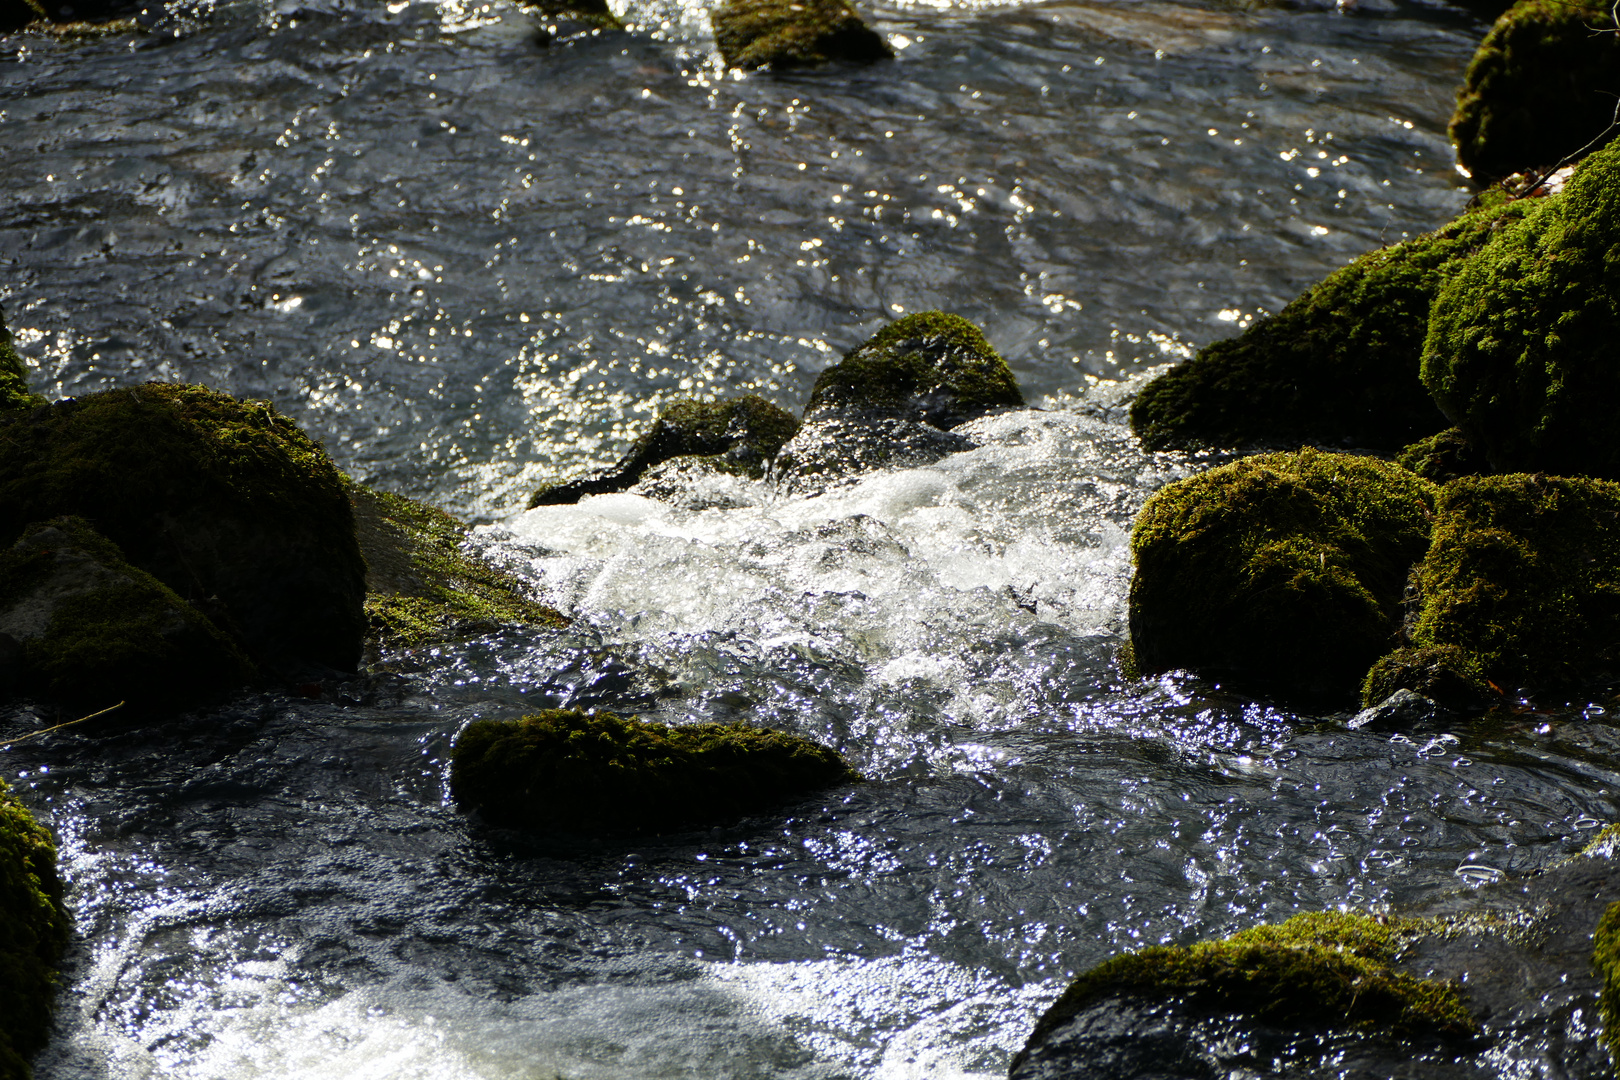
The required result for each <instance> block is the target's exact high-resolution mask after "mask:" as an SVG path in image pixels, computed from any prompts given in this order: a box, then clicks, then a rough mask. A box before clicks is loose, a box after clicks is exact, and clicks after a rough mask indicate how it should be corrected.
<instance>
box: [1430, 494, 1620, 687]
mask: <svg viewBox="0 0 1620 1080" xmlns="http://www.w3.org/2000/svg"><path fill="white" fill-rule="evenodd" d="M1413 581H1414V582H1415V584H1416V586H1417V590H1418V607H1417V614H1416V617H1415V618H1413V619H1411V620H1410V621H1409V625H1408V637H1409V638H1410V640H1411V643H1412V644H1413V645H1415V646H1419V647H1449V648H1451V649H1454V650H1461V652H1462V653H1463V654H1465V655H1466V663H1467V665H1468V668H1467V670H1469V671H1471V672H1477V673H1479V674H1480V675H1482V676H1483V677H1484V678H1486V679H1489V680H1490V681H1491V682H1493V683H1495V684H1496V685H1497V686H1499V687H1501V688H1502V689H1503V690H1507V691H1512V690H1515V689H1521V688H1528V689H1533V690H1534V689H1547V690H1551V689H1563V688H1570V687H1574V686H1578V685H1580V684H1582V683H1584V682H1587V681H1589V680H1592V679H1595V678H1600V677H1604V676H1607V675H1609V674H1611V673H1612V672H1614V671H1615V670H1617V669H1620V484H1616V483H1612V482H1608V481H1601V480H1585V479H1576V478H1563V477H1549V476H1526V475H1517V474H1516V475H1507V476H1489V477H1464V478H1462V479H1460V480H1454V481H1452V482H1451V483H1449V484H1447V485H1446V486H1445V487H1444V488H1442V489H1441V493H1440V497H1439V499H1438V501H1437V502H1436V505H1435V523H1434V532H1433V542H1432V544H1431V546H1430V548H1429V551H1428V553H1427V554H1426V555H1425V556H1424V558H1423V561H1422V562H1421V563H1419V564H1418V566H1417V568H1416V570H1415V571H1414V572H1413Z"/></svg>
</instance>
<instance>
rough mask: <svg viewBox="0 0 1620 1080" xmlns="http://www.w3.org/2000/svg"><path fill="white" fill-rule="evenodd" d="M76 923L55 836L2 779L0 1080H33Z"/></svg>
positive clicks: (0, 801)
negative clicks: (32, 1064)
mask: <svg viewBox="0 0 1620 1080" xmlns="http://www.w3.org/2000/svg"><path fill="white" fill-rule="evenodd" d="M70 928H71V923H70V921H69V917H68V911H67V907H66V905H65V904H64V903H63V902H62V881H61V879H60V878H59V877H58V876H57V873H56V845H55V844H54V843H52V842H51V836H50V834H49V833H47V832H46V831H45V830H44V829H43V828H42V827H40V825H39V823H38V822H36V821H35V820H34V818H33V815H31V814H29V812H28V811H27V810H26V809H25V808H24V807H23V805H22V804H21V803H20V802H18V801H17V798H16V796H15V795H13V794H12V793H11V790H10V788H8V787H7V786H6V785H5V783H4V782H0V1076H3V1077H5V1078H6V1080H13V1078H15V1080H27V1078H28V1077H30V1076H32V1075H33V1074H32V1071H31V1070H30V1069H29V1067H28V1059H29V1058H31V1057H33V1055H35V1054H37V1053H38V1052H39V1051H40V1050H41V1049H42V1048H43V1047H44V1046H45V1042H46V1039H47V1038H48V1037H49V1034H50V1024H51V1007H52V1002H53V999H54V998H55V995H56V981H57V980H56V966H57V964H58V963H59V962H60V961H61V959H62V952H63V950H64V949H66V948H67V942H68V933H69V930H70Z"/></svg>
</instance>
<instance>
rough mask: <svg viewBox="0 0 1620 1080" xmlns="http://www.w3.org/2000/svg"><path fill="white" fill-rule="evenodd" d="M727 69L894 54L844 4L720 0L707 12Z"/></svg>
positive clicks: (844, 0)
mask: <svg viewBox="0 0 1620 1080" xmlns="http://www.w3.org/2000/svg"><path fill="white" fill-rule="evenodd" d="M709 23H710V25H711V26H712V27H713V29H714V43H715V45H716V46H717V47H718V48H719V49H720V56H721V57H722V58H723V59H724V60H725V62H726V66H727V67H734V68H758V67H767V66H768V67H771V68H792V67H809V66H813V65H816V64H826V63H831V62H832V61H835V60H840V61H845V62H849V63H870V62H872V61H874V60H887V59H890V58H892V57H893V56H894V50H892V49H890V48H889V45H888V42H886V41H884V40H883V35H881V34H879V33H878V32H877V31H875V30H873V29H872V28H871V27H869V26H867V25H866V23H865V22H863V21H862V20H861V17H860V15H859V14H857V13H856V11H855V8H854V7H853V6H851V5H850V3H849V0H726V3H724V4H722V5H721V6H720V7H718V8H715V9H714V10H713V11H711V12H710V13H709Z"/></svg>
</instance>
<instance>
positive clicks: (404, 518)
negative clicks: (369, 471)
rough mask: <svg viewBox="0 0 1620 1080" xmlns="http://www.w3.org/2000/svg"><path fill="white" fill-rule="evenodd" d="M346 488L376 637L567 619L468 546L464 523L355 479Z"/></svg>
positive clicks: (423, 636) (418, 639)
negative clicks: (366, 485)
mask: <svg viewBox="0 0 1620 1080" xmlns="http://www.w3.org/2000/svg"><path fill="white" fill-rule="evenodd" d="M349 494H350V501H351V503H352V505H353V507H354V524H355V532H356V535H357V536H358V537H359V540H360V550H361V552H362V553H363V554H364V555H365V560H366V614H367V616H368V617H369V618H370V620H371V630H372V633H373V634H374V635H376V637H377V639H378V641H379V643H380V644H383V645H388V646H411V645H420V644H422V643H424V642H427V641H436V640H445V639H449V638H457V637H467V636H471V635H474V634H483V633H488V632H490V631H492V630H495V629H498V628H499V627H501V626H511V625H528V626H554V627H555V626H564V625H566V624H567V621H568V620H567V619H566V618H564V617H563V615H562V614H561V613H559V612H558V611H557V610H556V609H555V608H551V607H547V606H546V605H544V604H542V603H539V602H538V601H536V600H535V599H534V598H533V597H532V596H531V595H530V592H529V589H528V587H527V586H526V585H525V584H524V583H523V581H522V580H521V579H520V578H518V577H517V576H516V575H515V574H512V573H509V572H508V571H506V570H503V569H501V568H500V567H498V566H496V565H494V564H492V563H490V562H488V561H487V560H485V559H481V558H479V557H478V556H477V555H475V554H473V553H472V552H470V551H469V550H468V549H467V546H466V543H467V532H468V530H467V526H466V525H464V524H462V523H461V522H459V521H457V520H456V519H455V518H453V517H451V516H450V515H449V514H446V513H445V512H444V511H442V510H437V509H435V508H433V507H431V506H425V505H423V504H422V503H419V502H416V501H414V500H412V499H407V498H406V497H404V496H403V495H393V494H390V493H388V492H384V491H373V490H372V489H371V488H368V487H365V486H364V485H361V484H355V485H353V486H352V487H351V488H350V489H349Z"/></svg>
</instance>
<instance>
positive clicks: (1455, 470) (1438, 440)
mask: <svg viewBox="0 0 1620 1080" xmlns="http://www.w3.org/2000/svg"><path fill="white" fill-rule="evenodd" d="M1395 460H1396V461H1397V462H1398V463H1399V464H1401V465H1404V466H1405V467H1406V468H1408V469H1411V470H1412V471H1413V472H1415V473H1417V474H1418V475H1419V476H1421V477H1423V479H1425V480H1433V481H1434V482H1435V483H1437V484H1443V483H1445V482H1446V481H1447V480H1455V479H1456V478H1457V477H1459V476H1477V475H1479V474H1481V473H1485V472H1489V471H1490V465H1489V463H1488V462H1486V460H1485V456H1484V455H1483V454H1481V453H1480V452H1479V451H1478V450H1476V449H1474V446H1473V444H1472V443H1470V442H1469V441H1468V437H1467V436H1466V435H1464V434H1463V433H1462V429H1461V428H1446V430H1444V431H1442V432H1439V433H1437V434H1434V435H1430V436H1429V437H1428V438H1426V439H1419V440H1418V441H1417V442H1415V443H1413V444H1412V445H1410V446H1406V447H1402V448H1401V452H1400V453H1398V454H1396V455H1395Z"/></svg>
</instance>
